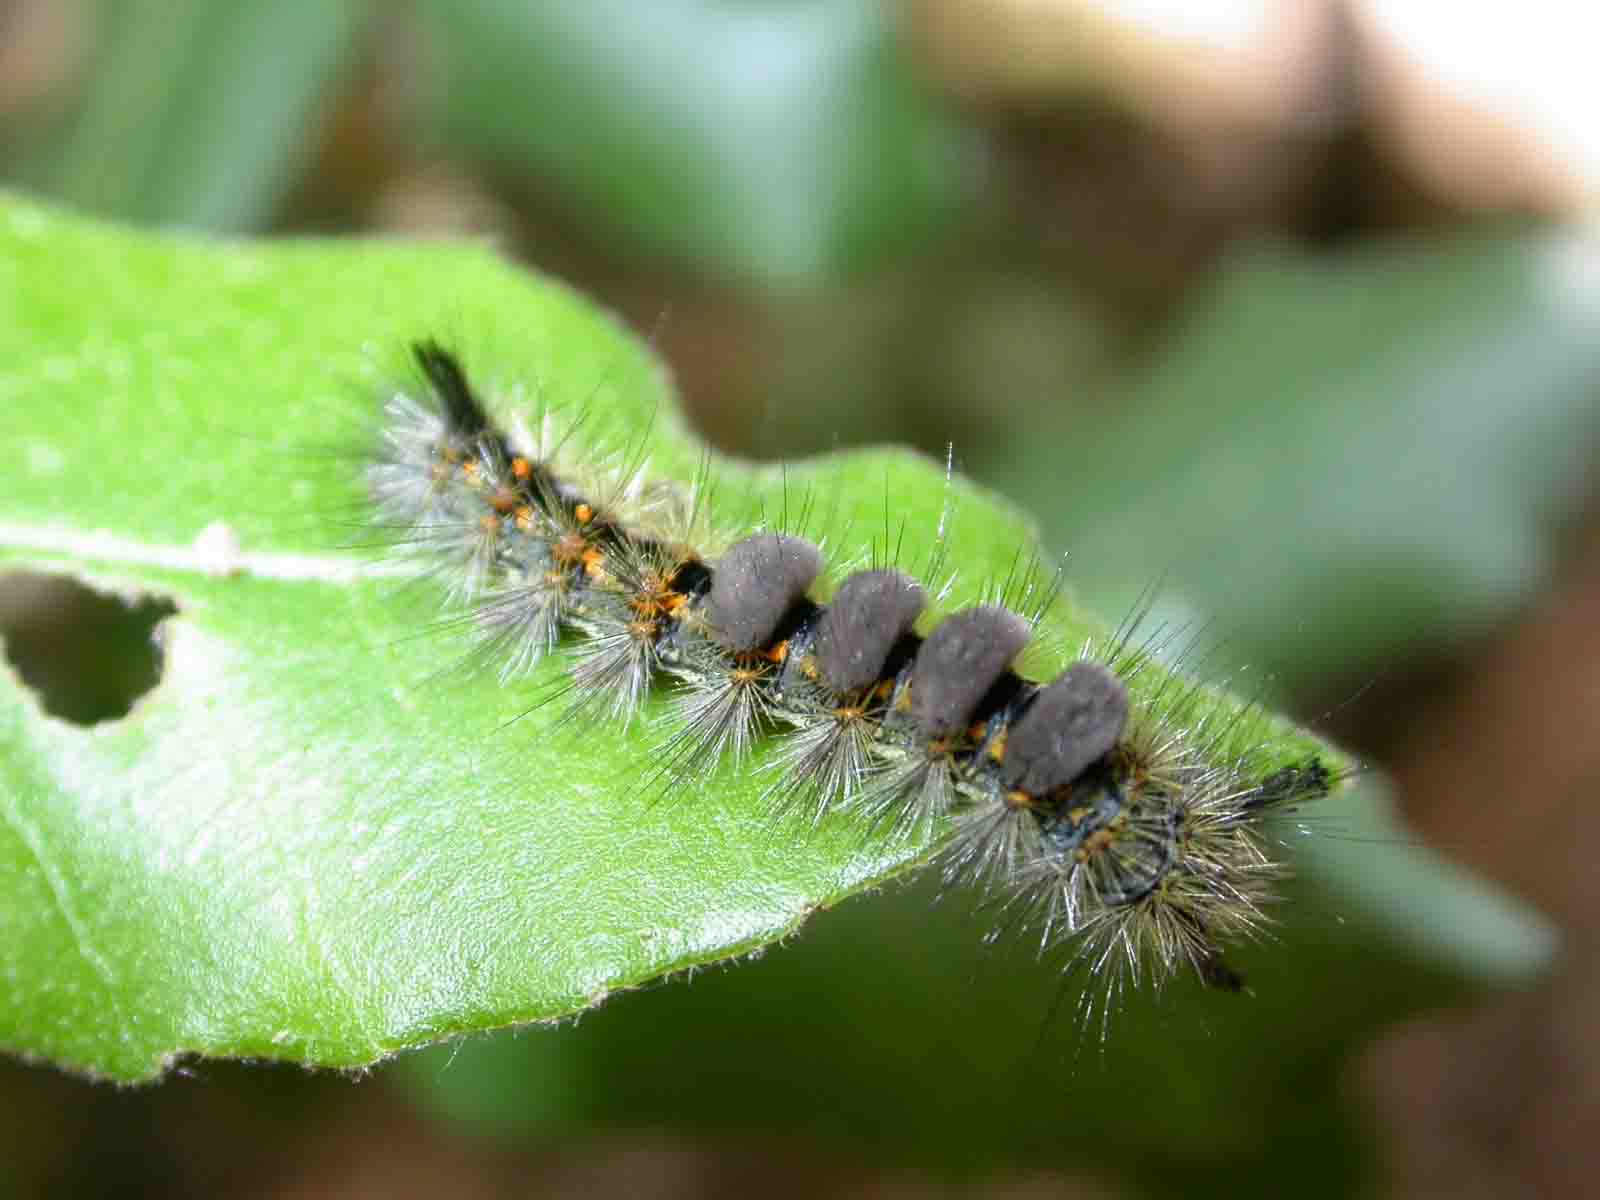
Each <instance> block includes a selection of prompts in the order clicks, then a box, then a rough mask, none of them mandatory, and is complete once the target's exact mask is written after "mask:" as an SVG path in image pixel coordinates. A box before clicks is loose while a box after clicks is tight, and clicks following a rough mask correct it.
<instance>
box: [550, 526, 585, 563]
mask: <svg viewBox="0 0 1600 1200" xmlns="http://www.w3.org/2000/svg"><path fill="white" fill-rule="evenodd" d="M588 549H589V543H588V541H587V540H586V539H585V538H584V536H583V535H582V534H581V533H564V534H562V535H561V536H560V537H559V538H557V539H556V542H555V545H553V546H551V547H550V557H551V558H553V559H555V560H556V561H557V562H558V563H560V564H561V565H562V566H567V567H573V566H577V565H578V564H579V563H580V562H582V561H583V556H584V554H585V553H587V552H588Z"/></svg>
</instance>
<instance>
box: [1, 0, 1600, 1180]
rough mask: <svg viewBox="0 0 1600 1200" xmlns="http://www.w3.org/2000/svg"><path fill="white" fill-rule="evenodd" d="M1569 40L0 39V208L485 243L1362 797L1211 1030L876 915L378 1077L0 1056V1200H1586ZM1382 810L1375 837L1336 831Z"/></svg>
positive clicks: (676, 34)
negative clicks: (998, 522)
mask: <svg viewBox="0 0 1600 1200" xmlns="http://www.w3.org/2000/svg"><path fill="white" fill-rule="evenodd" d="M1593 20H1594V18H1592V17H1590V16H1589V15H1587V13H1585V12H1584V9H1583V6H1577V5H1568V4H1562V3H1558V2H1557V0H1525V2H1524V3H1522V4H1520V5H1516V6H1461V5H1443V4H1441V5H1416V4H1408V5H1402V4H1398V3H1396V4H1381V3H1376V2H1371V3H1356V2H1354V0H1352V2H1350V3H1333V2H1328V3H1320V2H1316V0H1301V2H1295V0H436V2H435V0H411V2H408V3H388V4H379V3H356V2H354V0H274V2H271V3H266V2H257V3H250V2H248V0H159V2H158V0H0V183H3V184H4V185H6V186H10V187H16V188H21V189H24V190H27V191H29V192H32V193H35V194H38V195H41V196H46V197H50V198H54V199H56V200H59V201H61V202H64V203H67V204H70V205H72V206H75V207H77V208H80V209H83V210H87V211H90V212H94V213H100V214H105V215H109V216H115V217H118V218H123V219H126V220H128V221H132V222H137V223H142V224H147V225H152V226H163V227H181V228H188V229H197V230H207V231H214V232H219V233H236V234H252V235H260V234H272V235H277V234H306V233H315V234H353V233H367V234H371V233H383V234H391V235H408V236H409V235H421V236H473V237H486V238H489V239H492V240H493V242H494V243H495V244H496V245H498V246H500V247H501V248H502V249H503V251H504V253H506V254H507V255H508V256H510V257H513V258H515V259H518V260H521V261H524V262H526V263H528V264H530V265H531V266H533V267H536V268H538V269H539V270H542V271H546V272H550V273H553V274H555V275H558V276H561V277H563V278H565V279H567V280H570V281H571V282H572V283H574V284H575V285H576V286H577V287H578V288H580V289H581V290H583V291H584V292H586V293H588V294H589V295H591V296H592V297H594V298H596V299H597V300H599V301H600V302H602V303H604V304H606V305H608V306H610V307H612V308H613V309H614V310H616V311H617V312H619V313H621V314H622V315H623V316H624V317H626V318H627V319H628V320H629V321H630V322H631V323H633V324H634V325H635V326H636V327H637V328H640V329H641V330H644V331H646V332H651V331H653V336H654V338H655V341H656V344H657V346H658V349H659V350H660V352H661V354H662V355H663V356H664V357H665V358H666V359H667V360H668V362H669V363H670V365H671V367H672V368H673V370H674V372H675V374H676V377H677V380H678V384H679V390H680V392H681V394H682V397H683V402H684V404H685V407H686V409H687V413H688V419H689V420H690V421H691V423H692V424H693V425H695V426H696V427H697V428H698V429H700V430H701V431H702V433H703V434H704V435H705V437H706V438H708V439H709V440H710V441H712V442H713V443H714V444H716V445H717V446H719V447H720V448H722V449H724V450H727V451H729V452H731V453H737V454H742V455H747V456H753V457H760V458H774V457H798V456H801V455H805V454H810V453H814V452H819V451H825V450H827V449H829V448H831V447H834V446H838V445H848V444H855V443H863V442H875V441H895V442H904V443H910V444H912V445H915V446H919V447H922V448H924V449H926V450H927V451H929V452H930V453H933V454H936V455H939V456H941V457H942V455H943V454H944V451H945V447H946V446H947V445H950V444H953V445H954V446H955V448H956V454H957V457H958V461H959V463H960V465H961V466H962V468H963V469H965V470H966V471H968V472H969V473H971V474H973V475H974V476H976V477H977V478H979V479H980V480H982V481H984V482H986V483H988V484H989V485H990V486H992V487H994V488H996V489H998V490H1000V491H1002V492H1005V493H1007V494H1008V495H1010V496H1011V497H1012V498H1013V499H1015V500H1016V501H1017V503H1019V504H1020V505H1022V506H1023V507H1024V508H1026V509H1027V510H1029V511H1030V512H1031V513H1033V514H1034V515H1035V517H1036V518H1037V520H1038V522H1039V524H1040V527H1041V530H1042V533H1043V535H1044V537H1045V539H1046V541H1047V543H1048V544H1049V545H1050V546H1051V547H1052V548H1053V549H1055V550H1058V551H1064V552H1066V553H1067V554H1068V556H1069V557H1068V569H1069V572H1070V575H1071V578H1072V581H1073V586H1074V588H1075V590H1076V591H1077V592H1078V593H1079V595H1080V597H1081V598H1082V599H1084V600H1085V601H1086V602H1088V603H1089V604H1090V605H1091V606H1093V607H1096V608H1098V609H1099V610H1100V611H1102V612H1104V613H1106V614H1108V615H1109V616H1110V617H1111V618H1112V619H1113V620H1114V619H1115V618H1116V617H1117V616H1119V615H1120V614H1121V613H1122V612H1125V611H1127V610H1128V607H1129V606H1130V605H1131V604H1133V603H1134V602H1136V600H1137V598H1138V597H1139V596H1140V595H1141V594H1144V593H1146V592H1147V591H1149V590H1150V589H1151V588H1152V585H1153V584H1154V583H1156V582H1157V581H1159V587H1158V588H1156V589H1155V590H1156V592H1157V604H1158V608H1159V613H1160V615H1162V616H1173V617H1177V618H1179V619H1183V620H1194V621H1197V622H1199V623H1201V624H1202V625H1203V626H1204V627H1205V628H1206V629H1207V630H1215V631H1216V642H1217V644H1218V646H1220V647H1222V648H1223V650H1222V657H1223V658H1225V659H1227V660H1230V661H1232V662H1235V663H1242V664H1247V665H1248V666H1249V667H1250V669H1251V670H1252V671H1254V672H1255V673H1256V677H1258V678H1264V679H1267V680H1269V681H1270V683H1269V684H1267V685H1264V686H1265V687H1266V688H1267V689H1268V690H1269V691H1270V692H1271V694H1273V695H1274V696H1275V697H1276V698H1277V700H1278V701H1279V702H1281V703H1283V704H1284V705H1286V706H1288V707H1289V708H1290V709H1291V711H1294V712H1296V713H1298V714H1299V715H1300V716H1301V717H1302V719H1305V720H1308V721H1311V722H1313V723H1314V724H1316V725H1317V727H1318V728H1320V729H1322V730H1324V731H1325V732H1327V733H1329V734H1330V735H1331V736H1334V737H1336V738H1337V739H1338V740H1340V741H1341V742H1343V743H1344V744H1346V745H1348V746H1350V747H1352V748H1353V749H1354V750H1355V751H1356V752H1357V753H1358V754H1359V755H1361V756H1362V758H1363V759H1364V761H1367V762H1369V763H1371V764H1373V765H1374V766H1376V767H1379V768H1382V771H1381V772H1380V773H1378V774H1375V779H1380V778H1381V779H1382V780H1387V781H1389V786H1388V787H1387V788H1384V787H1381V786H1376V785H1374V786H1369V787H1367V788H1365V789H1363V791H1362V792H1361V794H1360V795H1358V796H1357V797H1356V798H1355V799H1354V800H1353V801H1351V802H1350V803H1349V804H1348V805H1347V806H1346V807H1345V809H1342V810H1340V812H1339V814H1338V815H1337V816H1336V817H1334V818H1330V819H1329V820H1328V821H1327V822H1326V823H1325V824H1317V823H1313V825H1312V832H1313V835H1315V836H1309V837H1307V838H1306V839H1304V845H1303V846H1301V845H1299V844H1297V845H1296V851H1297V857H1298V858H1300V859H1301V860H1302V861H1300V863H1299V864H1298V866H1299V873H1300V880H1299V882H1298V883H1297V884H1296V895H1295V899H1296V901H1297V902H1296V903H1294V904H1292V905H1286V906H1285V907H1284V910H1283V912H1282V914H1281V916H1282V927H1281V928H1280V929H1279V931H1278V933H1277V937H1276V939H1275V940H1273V941H1271V942H1269V943H1267V944H1264V945H1261V946H1257V947H1254V948H1252V949H1250V950H1249V951H1247V952H1246V954H1245V955H1244V956H1243V958H1242V962H1243V965H1244V966H1245V967H1246V970H1247V972H1248V974H1249V976H1250V979H1251V982H1252V986H1253V993H1254V994H1253V995H1248V996H1245V997H1242V998H1241V997H1216V996H1209V995H1205V994H1202V993H1200V992H1199V991H1197V990H1195V989H1192V988H1184V987H1180V988H1178V989H1176V990H1174V991H1173V992H1171V993H1169V994H1168V995H1167V996H1165V997H1162V998H1159V999H1155V1000H1141V1001H1139V1002H1136V1003H1133V1004H1130V1005H1129V1006H1128V1011H1127V1012H1125V1013H1124V1014H1122V1015H1121V1017H1119V1019H1118V1021H1117V1023H1116V1025H1115V1027H1114V1028H1113V1031H1112V1035H1111V1037H1110V1039H1109V1040H1108V1041H1107V1043H1106V1045H1105V1046H1104V1047H1101V1046H1099V1045H1097V1044H1096V1043H1095V1042H1094V1041H1093V1039H1090V1040H1088V1041H1087V1042H1085V1040H1084V1039H1082V1038H1081V1037H1080V1036H1079V1034H1078V1031H1077V1030H1076V1029H1075V1028H1074V1026H1073V1023H1072V1021H1071V1019H1070V1016H1069V1015H1068V1013H1069V1010H1070V1009H1071V1007H1072V1004H1071V999H1070V997H1067V998H1066V1002H1065V1003H1061V1001H1062V1000H1063V995H1062V989H1061V987H1060V986H1059V984H1058V983H1057V981H1056V977H1055V975H1054V974H1053V972H1052V970H1051V968H1050V967H1049V965H1048V964H1045V965H1043V966H1040V965H1038V964H1036V963H1034V962H1032V960H1031V958H1030V956H1029V954H1028V953H1027V950H1026V947H1020V948H1019V947H1006V946H999V947H991V948H983V947H981V946H980V945H979V939H978V936H977V935H978V933H979V932H981V929H982V925H981V921H980V920H979V919H978V918H976V917H974V916H972V915H970V914H965V913H963V912H961V911H959V908H960V906H959V905H958V904H954V903H949V902H946V903H944V904H941V905H939V906H937V907H935V908H933V909H930V908H929V902H930V895H931V894H930V892H929V890H928V889H927V888H926V887H925V886H918V887H912V888H909V889H899V890H896V891H893V892H890V893H888V894H884V895H879V896H875V897H870V898H866V899H862V900H857V901H853V902H851V903H849V904H846V905H844V906H842V907H841V908H839V909H838V910H835V911H833V912H829V913H826V914H823V915H821V916H820V917H819V918H817V919H816V920H815V921H814V922H813V923H812V924H811V925H810V926H809V927H808V928H807V930H806V931H805V934H804V936H803V937H801V938H800V939H799V940H798V941H797V942H796V943H794V944H793V945H791V946H788V947H785V948H783V949H782V950H781V951H774V952H772V953H769V954H767V955H766V956H764V957H762V958H760V959H758V960H754V961H751V962H747V963H743V964H740V965H738V966H736V967H730V968H727V969H713V970H710V971H707V972H704V973H702V974H700V975H698V976H697V977H696V978H694V979H693V980H692V981H683V980H678V981H674V982H671V983H668V984H664V985H661V986H658V987H654V988H649V989H645V990H643V991H641V992H638V993H634V994H631V995H626V996H622V997H619V998H616V999H614V1000H613V1001H611V1002H610V1003H609V1004H607V1005H606V1006H605V1007H604V1008H602V1009H600V1010H598V1011H597V1012H595V1013H592V1014H590V1015H588V1016H586V1017H585V1018H584V1019H583V1020H582V1022H581V1023H579V1024H577V1025H575V1026H568V1027H564V1028H561V1029H556V1030H529V1031H523V1032H521V1033H516V1034H502V1035H497V1036H494V1037H488V1038H480V1039H474V1040H471V1041H468V1042H465V1043H463V1044H461V1045H459V1046H454V1047H442V1048H439V1049H437V1050H433V1051H428V1052H425V1053H422V1054H419V1055H415V1056H411V1057H409V1058H407V1059H405V1060H402V1061H399V1062H397V1063H394V1064H390V1065H388V1066H386V1067H384V1068H382V1069H380V1070H378V1071H375V1072H373V1073H372V1074H371V1075H369V1076H367V1077H365V1078H363V1079H360V1080H352V1079H346V1078H342V1077H336V1076H317V1075H311V1074H308V1073H305V1072H302V1071H300V1070H298V1069H290V1068H284V1067H274V1066H267V1065H238V1064H217V1063H205V1062H200V1063H191V1064H189V1065H187V1066H186V1067H185V1068H183V1070H182V1071H181V1072H180V1074H179V1075H178V1076H176V1077H174V1078H172V1079H170V1080H168V1081H167V1082H166V1083H164V1084H162V1085H161V1086H159V1087H155V1088H150V1089H144V1090H140V1091H134V1092H119V1091H115V1090H113V1089H110V1088H108V1087H103V1086H95V1085H91V1084H88V1083H85V1082H81V1081H79V1080H76V1079H72V1078H68V1077H65V1076H62V1075H59V1074H57V1073H54V1072H52V1071H50V1070H49V1069H47V1068H44V1067H31V1066H24V1065H21V1064H18V1063H15V1062H5V1063H0V1189H3V1188H6V1187H11V1188H14V1191H15V1194H17V1195H21V1196H56V1195H62V1196H65V1195H73V1196H76V1195H99V1194H108V1195H109V1194H119V1195H120V1194H140V1193H144V1194H150V1195H162V1196H166V1195H171V1196H201V1195H211V1194H215V1193H218V1192H223V1191H225V1192H228V1193H230V1194H241V1195H248V1196H263V1197H265V1196H303V1197H319V1196H334V1195H352V1194H355V1195H385V1196H390V1195H392V1196H411V1195H434V1194H447V1193H448V1194H456V1195H464V1196H485V1197H489V1196H494V1197H498V1196H514V1195H524V1194H538V1195H549V1196H580V1195H583V1196H594V1195H608V1194H617V1195H630V1196H634V1195H636V1196H646V1197H654V1196H662V1197H665V1196H690V1195H718V1194H729V1195H736V1194H747V1193H754V1192H760V1193H765V1194H774V1195H797V1196H798V1195H810V1194H816V1193H819V1192H828V1193H835V1194H839V1195H845V1196H852V1195H861V1196H867V1195H872V1196H889V1195H907V1196H910V1195H922V1194H935V1195H939V1194H952V1195H954V1194H973V1195H984V1196H1002V1197H1013V1196H1014V1197H1035V1196H1037V1197H1045V1196H1067V1197H1075V1196H1084V1197H1089V1196H1094V1197H1100V1196H1132V1195H1142V1194H1146V1193H1152V1194H1153V1193H1156V1192H1160V1193H1164V1194H1172V1193H1174V1192H1176V1193H1178V1194H1193V1195H1208V1194H1227V1195H1230V1196H1240V1195H1263V1196H1266V1195H1279V1194H1282V1193H1284V1192H1287V1191H1289V1190H1291V1189H1292V1190H1293V1191H1295V1192H1297V1193H1300V1194H1307V1195H1324V1194H1326V1195H1351V1194H1355V1195H1382V1194H1405V1195H1417V1194H1440V1195H1444V1194H1449V1195H1454V1196H1463V1195H1464V1196H1478V1195H1483V1196H1498V1195H1524V1194H1535V1193H1545V1194H1556V1193H1560V1194H1577V1193H1579V1192H1581V1191H1582V1190H1584V1184H1585V1182H1587V1181H1588V1180H1590V1179H1592V1178H1593V1176H1594V1174H1595V1169H1596V1168H1597V1167H1600V1161H1597V1159H1600V1141H1597V1139H1595V1138H1594V1137H1593V1136H1592V1135H1593V1134H1594V1133H1595V1132H1596V1131H1597V1130H1600V1029H1597V1027H1596V1023H1595V1020H1594V1016H1593V1014H1594V1013H1595V1012H1596V1011H1600V1005H1597V1000H1600V967H1597V963H1600V958H1597V956H1596V942H1597V934H1600V883H1597V880H1600V873H1597V872H1595V871H1594V870H1593V868H1592V865H1591V863H1592V857H1593V849H1594V847H1595V846H1596V845H1597V844H1600V821H1597V819H1596V817H1595V811H1596V809H1595V789H1596V784H1597V782H1600V620H1597V619H1596V618H1597V616H1600V526H1597V525H1596V522H1595V513H1596V508H1595V502H1596V492H1595V489H1594V486H1593V479H1594V474H1593V471H1592V467H1593V464H1594V462H1595V461H1596V450H1597V448H1600V403H1597V396H1600V392H1597V388H1596V385H1597V381H1600V242H1596V241H1594V240H1593V236H1592V234H1591V232H1590V231H1589V229H1588V225H1587V214H1588V210H1589V207H1590V205H1591V204H1592V202H1593V196H1594V188H1595V182H1596V177H1597V176H1596V173H1597V172H1600V120H1596V119H1595V118H1596V116H1597V115H1600V81H1597V79H1596V77H1595V74H1594V72H1593V69H1592V63H1591V62H1590V59H1591V57H1592V47H1593V46H1594V44H1595V42H1594V38H1593V32H1594V30H1593V29H1592V28H1591V24H1592V22H1593ZM14 608H15V606H13V609H14ZM10 611H12V610H11V609H5V608H4V606H0V628H10V627H9V626H7V625H6V624H5V623H6V622H7V621H9V620H11V619H12V618H10V617H8V616H7V615H6V613H7V612H10ZM12 633H13V636H12V639H11V640H12V643H13V645H12V655H13V658H15V657H16V654H17V653H18V650H17V645H18V644H20V640H19V639H18V638H17V637H16V636H15V630H14V629H13V630H12ZM113 707H115V706H114V704H113ZM1385 793H1386V794H1387V795H1388V796H1390V797H1391V798H1392V801H1393V802H1394V804H1395V805H1396V806H1397V808H1398V810H1399V812H1400V814H1401V815H1402V816H1403V817H1404V819H1405V820H1406V821H1407V822H1408V825H1407V826H1406V827H1405V828H1403V829H1402V828H1398V827H1395V826H1381V825H1380V826H1377V827H1376V828H1377V831H1376V832H1373V831H1372V830H1373V828H1374V827H1373V826H1371V825H1370V824H1369V823H1368V818H1369V816H1370V814H1371V813H1373V812H1377V811H1378V810H1380V809H1381V808H1382V807H1383V805H1384V794H1385ZM1373 819H1376V818H1373ZM1430 848H1431V849H1430Z"/></svg>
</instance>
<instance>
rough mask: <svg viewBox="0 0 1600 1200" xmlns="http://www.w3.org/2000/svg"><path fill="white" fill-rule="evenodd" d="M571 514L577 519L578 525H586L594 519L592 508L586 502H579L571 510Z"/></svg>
mask: <svg viewBox="0 0 1600 1200" xmlns="http://www.w3.org/2000/svg"><path fill="white" fill-rule="evenodd" d="M572 515H573V516H574V517H576V518H577V519H578V524H579V525H587V524H588V523H589V522H590V521H592V520H594V508H593V507H592V506H590V505H588V504H580V505H578V507H577V508H575V509H573V510H572Z"/></svg>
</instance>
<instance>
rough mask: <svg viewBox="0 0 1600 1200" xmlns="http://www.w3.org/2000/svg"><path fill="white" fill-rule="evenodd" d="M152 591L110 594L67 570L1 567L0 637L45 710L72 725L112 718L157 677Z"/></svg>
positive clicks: (171, 609)
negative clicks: (131, 595) (147, 593)
mask: <svg viewBox="0 0 1600 1200" xmlns="http://www.w3.org/2000/svg"><path fill="white" fill-rule="evenodd" d="M177 611H178V608H177V605H175V604H173V603H172V601H170V600H168V599H166V598H164V597H157V596H139V597H137V598H128V597H123V596H117V595H107V594H106V593H104V592H98V591H96V590H94V589H93V588H91V587H88V586H86V585H85V584H83V583H81V582H80V581H79V580H77V579H74V578H73V577H72V576H70V575H55V574H46V573H44V572H40V571H3V572H0V639H3V640H4V642H5V653H6V658H7V660H8V661H9V662H10V663H11V665H12V667H13V668H15V670H16V672H17V674H18V675H19V676H21V678H22V682H23V683H25V684H27V685H28V686H29V687H30V688H32V689H33V690H34V692H36V693H37V694H38V696H39V702H40V704H41V705H42V706H43V707H44V710H45V711H46V712H48V713H50V714H51V715H52V716H56V717H60V718H61V719H63V720H66V721H71V722H73V723H74V724H77V725H94V724H97V723H99V722H101V721H116V720H120V719H121V718H123V717H125V716H127V715H128V713H129V711H131V710H132V708H133V705H134V702H135V701H136V700H138V698H139V697H140V696H142V695H144V694H145V693H146V692H148V691H149V690H150V689H151V688H153V687H154V686H155V685H156V684H157V683H158V682H159V681H160V679H161V668H162V658H163V654H162V647H161V635H160V631H159V628H158V626H159V625H160V624H161V622H162V621H164V620H165V619H166V618H168V617H170V616H172V614H173V613H175V612H177Z"/></svg>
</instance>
